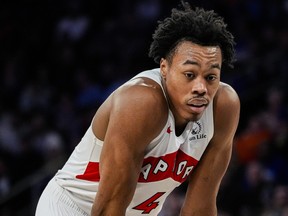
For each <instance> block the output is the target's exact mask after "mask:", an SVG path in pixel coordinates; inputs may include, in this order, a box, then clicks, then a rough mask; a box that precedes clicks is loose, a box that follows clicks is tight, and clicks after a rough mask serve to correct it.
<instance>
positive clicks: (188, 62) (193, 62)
mask: <svg viewBox="0 0 288 216" xmlns="http://www.w3.org/2000/svg"><path fill="white" fill-rule="evenodd" d="M190 64H191V65H196V66H200V65H199V63H198V62H196V61H192V60H186V61H185V62H184V63H183V65H190ZM213 68H216V69H219V70H221V67H220V65H219V64H218V63H215V64H212V65H211V69H213Z"/></svg>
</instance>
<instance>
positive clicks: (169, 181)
mask: <svg viewBox="0 0 288 216" xmlns="http://www.w3.org/2000/svg"><path fill="white" fill-rule="evenodd" d="M137 77H147V78H150V79H152V80H155V81H156V82H157V83H158V84H159V85H160V86H162V85H161V75H160V70H159V69H153V70H149V71H144V72H142V73H140V74H138V75H136V76H135V77H134V78H132V79H135V78H137ZM213 131H214V125H213V103H210V104H209V106H208V107H207V109H206V110H205V112H204V113H203V115H202V117H201V119H200V120H199V121H197V122H190V123H188V124H187V126H186V128H185V130H184V131H183V133H182V134H181V135H180V136H176V134H175V123H174V117H173V114H172V112H171V111H170V110H169V116H168V119H167V123H166V125H165V126H164V128H163V130H162V131H161V133H160V134H159V135H158V136H157V137H156V138H155V139H154V140H153V141H152V142H151V143H150V144H149V145H148V147H147V149H146V152H145V157H144V160H143V165H142V169H141V173H140V176H139V179H138V183H137V187H136V190H135V193H134V197H133V199H132V202H131V203H130V205H129V207H128V208H127V211H126V215H127V216H137V215H143V214H145V215H155V216H156V215H158V213H159V212H160V210H161V208H162V205H163V203H164V201H165V199H166V197H167V196H168V195H169V194H170V192H171V191H172V190H173V189H174V188H175V187H177V186H179V185H180V184H181V183H183V182H184V181H185V180H186V179H187V177H188V176H189V175H190V173H191V172H193V169H194V168H195V166H196V165H197V163H198V161H199V160H200V158H201V156H202V154H203V153H204V151H205V149H206V147H207V145H208V143H209V141H210V140H211V138H212V136H213ZM102 145H103V141H101V140H99V139H97V138H96V137H95V136H94V134H93V132H92V128H91V126H90V127H89V128H88V130H87V132H86V133H85V135H84V137H83V138H82V140H81V141H80V143H79V144H78V145H77V146H76V148H75V149H74V151H73V153H72V154H71V156H70V158H69V159H68V161H67V162H66V164H65V165H64V167H63V168H62V169H61V170H59V171H58V172H57V174H56V176H55V178H56V182H57V183H58V184H59V185H60V186H62V187H64V188H65V189H66V190H67V191H69V192H70V193H69V194H70V195H71V198H72V199H73V200H75V202H76V203H78V205H79V207H80V208H82V209H83V210H85V211H87V213H90V212H91V208H92V204H93V201H94V198H95V195H96V193H97V189H98V183H99V179H100V175H99V158H100V154H101V150H102ZM111 166H113V165H112V164H111ZM123 166H125V164H123Z"/></svg>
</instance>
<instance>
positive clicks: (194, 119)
mask: <svg viewBox="0 0 288 216" xmlns="http://www.w3.org/2000/svg"><path fill="white" fill-rule="evenodd" d="M202 115H203V113H201V114H193V115H192V116H190V119H189V121H193V122H196V121H198V120H199V119H200V118H201V117H202Z"/></svg>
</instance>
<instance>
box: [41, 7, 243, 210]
mask: <svg viewBox="0 0 288 216" xmlns="http://www.w3.org/2000/svg"><path fill="white" fill-rule="evenodd" d="M182 6H183V7H181V8H180V7H179V8H175V9H173V10H172V13H171V17H168V18H166V19H164V20H163V21H161V22H159V25H158V27H157V28H156V31H155V33H154V34H153V42H152V44H151V47H150V53H149V55H150V57H152V58H154V60H155V61H156V62H157V63H158V65H159V67H158V68H155V69H151V70H147V71H144V72H141V73H140V74H138V75H136V76H135V77H133V78H131V80H129V81H127V82H126V83H125V84H123V85H122V86H121V87H119V88H118V89H117V90H115V91H114V92H113V93H112V94H111V95H110V96H109V97H108V98H107V100H106V101H105V102H104V103H103V104H102V105H101V106H100V107H99V109H98V110H97V112H96V114H95V116H94V118H93V119H92V122H91V126H90V127H89V128H88V130H87V132H86V133H85V135H84V136H83V138H82V140H81V141H80V143H79V144H78V145H77V146H76V148H75V150H74V151H73V153H72V155H71V156H70V158H69V159H68V161H67V162H66V164H65V165H64V166H63V168H62V169H60V170H59V171H58V172H57V173H56V175H55V176H54V177H53V178H52V179H51V181H50V182H49V183H48V185H47V187H46V188H45V190H44V191H43V193H42V195H41V197H40V200H39V202H38V206H37V209H36V215H37V216H44V215H49V216H53V215H57V216H63V215H67V216H68V215H69V216H72V215H93V216H99V215H109V216H123V215H128V216H137V215H154V216H156V215H157V214H158V213H159V212H160V210H161V208H162V206H163V203H164V201H165V199H166V198H167V196H168V195H169V194H170V192H171V191H172V190H173V189H174V188H175V187H177V186H179V185H180V184H182V183H183V182H184V181H187V185H188V188H187V192H186V197H185V201H184V204H183V207H182V210H181V212H180V215H182V216H184V215H189V216H191V215H194V216H215V215H217V206H216V197H217V193H218V189H219V185H220V183H221V180H222V177H223V175H224V174H225V171H226V169H227V167H228V164H229V161H230V157H231V151H232V143H233V137H234V134H235V131H236V129H237V125H238V120H239V112H240V111H239V110H240V102H239V99H238V96H237V94H236V92H235V91H234V90H233V88H232V87H231V86H229V85H228V84H225V83H223V82H221V81H220V77H221V69H222V68H223V67H224V66H229V65H230V66H231V65H232V64H233V61H234V38H233V36H232V35H231V33H230V32H229V31H228V30H227V29H226V24H225V23H224V21H223V19H222V18H221V17H219V16H218V15H217V14H216V13H214V12H213V11H206V10H204V9H200V8H195V9H193V8H191V7H190V5H189V4H188V3H184V2H183V3H182Z"/></svg>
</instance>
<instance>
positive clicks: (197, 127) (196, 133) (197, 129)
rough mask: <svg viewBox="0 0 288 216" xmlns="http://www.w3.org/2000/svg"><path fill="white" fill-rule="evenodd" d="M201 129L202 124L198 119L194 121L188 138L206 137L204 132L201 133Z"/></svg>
mask: <svg viewBox="0 0 288 216" xmlns="http://www.w3.org/2000/svg"><path fill="white" fill-rule="evenodd" d="M201 131H202V126H201V123H200V122H199V121H197V122H194V124H193V128H192V131H191V134H192V136H191V137H190V138H189V140H190V141H191V140H197V139H204V138H206V134H203V133H201Z"/></svg>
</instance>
